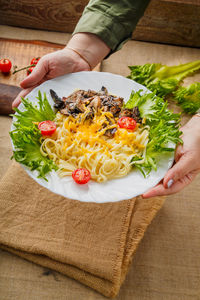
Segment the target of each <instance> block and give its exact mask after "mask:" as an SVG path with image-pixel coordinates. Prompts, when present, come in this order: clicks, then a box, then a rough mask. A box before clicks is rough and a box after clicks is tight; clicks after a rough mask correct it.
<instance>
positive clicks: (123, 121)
mask: <svg viewBox="0 0 200 300" xmlns="http://www.w3.org/2000/svg"><path fill="white" fill-rule="evenodd" d="M117 123H118V125H119V127H120V128H126V129H129V130H134V129H135V127H136V124H137V123H136V121H135V120H134V119H133V118H130V117H121V118H120V119H119V120H118V122H117Z"/></svg>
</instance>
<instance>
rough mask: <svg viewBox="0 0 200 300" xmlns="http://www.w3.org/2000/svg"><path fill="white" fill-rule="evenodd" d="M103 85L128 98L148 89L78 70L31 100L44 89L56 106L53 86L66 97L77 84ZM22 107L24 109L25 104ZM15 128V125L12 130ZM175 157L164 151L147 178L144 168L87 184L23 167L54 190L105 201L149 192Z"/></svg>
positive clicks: (34, 92)
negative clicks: (52, 93) (41, 173)
mask: <svg viewBox="0 0 200 300" xmlns="http://www.w3.org/2000/svg"><path fill="white" fill-rule="evenodd" d="M102 86H105V87H106V88H107V89H108V92H109V93H110V94H114V95H117V96H120V97H123V98H124V100H125V101H128V99H129V96H130V94H131V91H132V90H134V91H135V92H136V91H138V90H140V89H143V91H144V92H146V91H148V90H147V89H146V87H144V86H142V85H141V84H138V83H136V82H135V81H133V80H130V79H127V78H125V77H122V76H119V75H115V74H111V73H104V72H78V73H73V74H68V75H64V76H62V77H57V78H55V79H52V80H48V81H46V82H44V83H43V84H41V85H40V86H39V87H37V88H35V89H34V90H32V92H31V93H30V94H28V95H27V98H28V99H29V100H30V101H31V102H35V101H36V97H37V95H38V91H39V90H40V91H41V92H42V93H44V92H46V94H47V98H48V100H49V102H50V104H52V106H53V104H54V103H53V100H52V99H51V96H50V93H49V90H50V89H53V90H54V91H55V92H56V93H57V94H58V96H60V97H62V96H68V95H69V94H71V93H72V92H73V91H74V90H75V89H77V88H78V89H84V90H87V89H93V90H96V91H98V90H100V89H101V87H102ZM19 109H20V110H23V109H24V108H23V105H22V104H20V106H19ZM13 129H14V126H13V125H12V127H11V130H13ZM173 160H174V153H169V154H166V155H162V156H161V157H160V159H159V164H158V170H157V171H156V172H155V171H152V172H151V173H150V175H149V176H148V177H147V178H144V177H143V175H142V174H141V173H140V171H138V170H133V171H131V172H130V173H129V174H128V175H127V176H125V177H122V178H119V179H113V180H109V181H107V182H105V183H97V182H94V181H90V182H89V183H88V184H86V185H83V186H82V185H78V184H76V183H75V182H74V181H73V179H72V178H71V176H67V177H65V178H60V177H59V176H58V175H57V173H56V172H55V171H52V172H51V173H49V174H47V179H48V182H46V181H45V180H44V179H41V178H37V175H38V173H37V171H30V170H29V169H28V168H27V167H24V166H23V167H24V169H25V170H26V172H27V173H28V174H29V176H31V177H32V178H33V179H34V180H35V181H37V182H38V183H39V184H40V185H42V186H44V187H46V188H47V189H49V190H50V191H52V192H54V193H57V194H60V195H62V196H65V197H67V198H71V199H76V200H80V201H84V202H96V203H103V202H115V201H120V200H125V199H130V198H132V197H135V196H138V195H140V194H142V193H144V192H146V191H147V190H148V189H149V188H151V187H153V186H155V185H156V184H157V183H158V182H159V181H160V180H161V179H162V178H163V177H164V175H165V173H166V172H167V170H168V169H169V168H170V167H171V166H172V163H173Z"/></svg>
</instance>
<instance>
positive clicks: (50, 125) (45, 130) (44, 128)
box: [38, 120, 56, 136]
mask: <svg viewBox="0 0 200 300" xmlns="http://www.w3.org/2000/svg"><path fill="white" fill-rule="evenodd" d="M38 129H39V130H40V131H41V134H42V135H44V136H49V135H52V134H53V133H54V132H55V131H56V124H55V123H54V122H53V121H50V120H46V121H42V122H40V123H39V124H38Z"/></svg>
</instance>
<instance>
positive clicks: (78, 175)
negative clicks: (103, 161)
mask: <svg viewBox="0 0 200 300" xmlns="http://www.w3.org/2000/svg"><path fill="white" fill-rule="evenodd" d="M72 178H73V179H74V181H75V182H76V183H79V184H85V183H87V182H88V181H89V180H90V179H91V174H90V171H88V170H87V169H85V168H80V169H76V170H74V171H73V172H72Z"/></svg>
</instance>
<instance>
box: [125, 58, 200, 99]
mask: <svg viewBox="0 0 200 300" xmlns="http://www.w3.org/2000/svg"><path fill="white" fill-rule="evenodd" d="M129 69H130V70H131V73H130V75H129V76H128V78H130V79H132V80H135V81H136V82H138V83H140V84H143V85H145V86H146V87H147V88H148V89H150V90H151V91H152V92H155V93H156V95H157V96H161V97H162V96H166V95H168V94H170V93H172V92H173V91H175V90H176V88H177V87H178V84H179V83H180V82H181V81H182V80H183V79H184V78H185V77H187V76H189V75H192V74H193V73H194V72H196V71H198V70H200V60H197V61H193V62H189V63H186V64H181V65H178V66H166V65H162V64H158V63H154V64H144V65H141V66H139V65H135V66H129Z"/></svg>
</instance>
